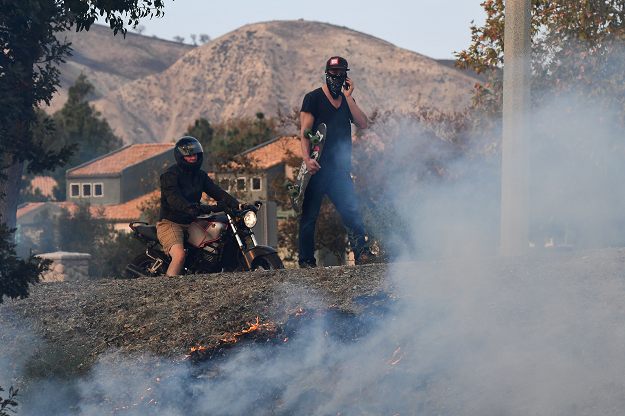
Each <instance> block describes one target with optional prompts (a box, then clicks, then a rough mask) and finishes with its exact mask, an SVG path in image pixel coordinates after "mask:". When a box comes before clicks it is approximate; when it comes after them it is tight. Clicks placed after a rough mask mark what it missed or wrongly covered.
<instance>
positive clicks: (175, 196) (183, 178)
mask: <svg viewBox="0 0 625 416" xmlns="http://www.w3.org/2000/svg"><path fill="white" fill-rule="evenodd" d="M174 157H175V158H176V164H175V165H173V166H170V167H169V168H168V169H167V171H165V173H163V174H162V175H161V177H160V182H161V209H160V212H159V222H158V223H157V224H156V232H157V235H158V240H159V241H160V243H161V245H162V246H163V250H164V251H165V253H167V254H169V255H170V256H171V263H170V265H169V268H168V269H167V275H168V276H177V275H179V274H181V272H182V268H183V266H184V260H185V257H186V253H185V251H184V232H185V230H186V228H187V227H188V226H189V224H190V223H191V222H192V221H193V220H194V219H195V218H196V217H197V216H198V215H200V214H202V213H210V212H211V211H213V209H214V211H215V212H219V211H221V210H222V209H223V207H224V205H228V206H230V207H233V208H240V206H241V204H240V203H239V201H237V199H236V198H234V197H233V196H232V195H230V194H229V193H228V192H226V191H224V190H223V189H222V188H220V187H219V186H218V185H217V184H216V183H215V182H213V180H212V179H211V178H209V177H208V174H207V173H206V172H204V171H203V170H202V169H200V167H201V166H202V162H203V161H204V151H203V150H202V145H201V144H200V142H198V141H197V139H195V138H193V137H190V136H184V137H181V138H180V139H178V140H177V141H176V145H175V146H174ZM203 192H206V194H207V195H208V196H210V197H211V198H213V199H215V200H216V201H218V203H217V205H215V206H213V209H211V207H210V206H206V205H204V206H202V205H200V200H201V199H202V193H203Z"/></svg>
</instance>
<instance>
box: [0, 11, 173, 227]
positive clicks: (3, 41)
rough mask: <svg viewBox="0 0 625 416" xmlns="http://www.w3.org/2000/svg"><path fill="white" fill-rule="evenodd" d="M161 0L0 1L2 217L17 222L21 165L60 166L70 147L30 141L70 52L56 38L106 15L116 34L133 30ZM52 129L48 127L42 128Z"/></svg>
mask: <svg viewBox="0 0 625 416" xmlns="http://www.w3.org/2000/svg"><path fill="white" fill-rule="evenodd" d="M162 8H163V1H162V0H129V1H121V2H120V1H117V2H86V1H82V0H60V1H52V0H0V50H2V51H3V53H2V54H0V68H2V72H1V74H0V107H1V108H3V109H5V111H2V113H1V115H0V136H1V137H2V138H3V140H2V141H0V160H1V161H2V169H3V172H2V178H0V179H2V181H1V182H0V193H4V194H5V195H6V198H5V200H4V201H2V202H1V203H0V215H3V217H4V218H5V219H7V220H8V221H9V224H14V223H15V212H16V207H17V199H18V193H19V189H20V186H19V182H20V179H21V174H22V169H21V165H22V164H23V163H24V162H25V161H28V162H29V163H28V169H29V171H31V172H33V173H37V172H42V171H44V170H54V169H55V167H57V166H63V165H65V164H66V163H67V162H68V161H69V158H70V156H71V155H72V151H73V148H72V147H67V146H65V147H61V148H60V149H58V150H57V151H50V150H47V149H46V148H44V146H43V143H41V142H38V141H36V140H34V138H33V134H32V129H31V127H32V126H33V125H34V124H36V123H37V114H36V109H37V108H38V107H40V106H41V105H42V104H44V103H45V104H49V102H50V100H51V98H52V95H53V94H54V92H55V91H56V88H57V87H58V85H59V74H60V72H59V69H58V64H59V63H61V62H63V60H64V58H65V57H67V56H68V55H69V54H70V45H69V43H67V42H65V41H60V40H58V39H57V37H58V35H59V34H60V33H62V32H63V31H65V30H69V29H70V28H72V27H73V26H74V25H75V28H76V30H77V31H81V30H83V29H85V30H88V29H89V27H90V26H91V24H93V22H95V19H97V18H98V17H101V16H104V19H105V21H106V22H107V23H109V25H110V27H111V28H112V29H113V31H114V33H117V32H120V31H121V32H122V33H123V34H125V33H126V27H125V23H127V24H128V25H129V26H136V25H137V24H138V22H139V19H141V18H143V17H148V16H149V17H152V16H160V15H161V14H162ZM40 127H41V128H43V129H45V130H48V131H49V130H51V129H52V128H53V126H52V125H51V124H45V125H41V126H40Z"/></svg>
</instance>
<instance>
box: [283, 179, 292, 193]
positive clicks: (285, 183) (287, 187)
mask: <svg viewBox="0 0 625 416" xmlns="http://www.w3.org/2000/svg"><path fill="white" fill-rule="evenodd" d="M292 187H293V184H292V183H291V181H286V182H284V188H285V189H286V190H287V191H288V190H289V188H292Z"/></svg>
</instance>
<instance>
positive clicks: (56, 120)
mask: <svg viewBox="0 0 625 416" xmlns="http://www.w3.org/2000/svg"><path fill="white" fill-rule="evenodd" d="M93 91H94V87H93V84H91V83H90V82H89V80H88V79H87V77H86V76H85V75H84V74H80V75H79V76H78V78H77V79H76V81H75V82H74V85H72V86H71V87H69V90H68V97H67V101H66V102H65V105H64V106H63V108H62V109H60V110H59V111H57V112H56V113H54V114H53V115H52V117H51V118H49V117H48V116H47V115H46V114H45V113H44V112H43V111H40V112H39V113H38V116H39V118H40V120H42V122H44V123H45V122H51V123H52V124H53V125H54V130H53V131H45V130H42V129H35V131H34V133H33V135H34V138H35V140H37V141H38V142H40V143H42V144H43V146H44V148H46V149H48V150H49V151H56V150H57V149H60V148H64V147H69V146H73V148H74V155H73V156H72V157H71V158H70V160H69V162H68V164H67V165H66V166H65V167H63V168H60V169H55V170H54V171H53V172H51V174H52V177H54V178H55V179H56V180H57V182H58V185H57V186H56V187H55V189H54V191H53V192H54V197H55V199H56V200H58V201H64V200H65V199H66V195H65V191H66V186H65V172H66V171H67V169H69V168H71V167H73V166H78V165H80V164H82V163H85V162H88V161H90V160H92V159H95V158H96V157H98V156H102V155H105V154H107V153H109V152H112V151H113V150H115V149H118V148H120V147H121V146H123V144H124V143H123V141H122V139H121V138H120V137H117V136H115V134H114V133H113V130H112V129H111V127H110V125H109V124H108V121H107V120H106V119H105V118H101V113H100V112H99V111H96V109H95V107H94V106H93V105H91V104H90V103H89V101H88V97H89V95H90V94H92V93H93Z"/></svg>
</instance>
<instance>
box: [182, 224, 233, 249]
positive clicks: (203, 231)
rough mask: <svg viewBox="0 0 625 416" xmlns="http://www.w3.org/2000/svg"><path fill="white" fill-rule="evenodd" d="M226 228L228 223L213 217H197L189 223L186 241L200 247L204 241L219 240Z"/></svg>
mask: <svg viewBox="0 0 625 416" xmlns="http://www.w3.org/2000/svg"><path fill="white" fill-rule="evenodd" d="M226 229H228V224H227V223H225V222H221V221H217V220H215V219H209V220H208V221H207V220H202V219H198V220H196V221H195V222H192V223H191V224H189V228H187V232H188V233H189V238H187V241H188V242H189V243H190V244H193V245H194V246H196V247H202V246H203V245H204V244H206V243H210V242H212V241H216V240H219V238H221V236H222V235H223V233H224V232H225V231H226Z"/></svg>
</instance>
